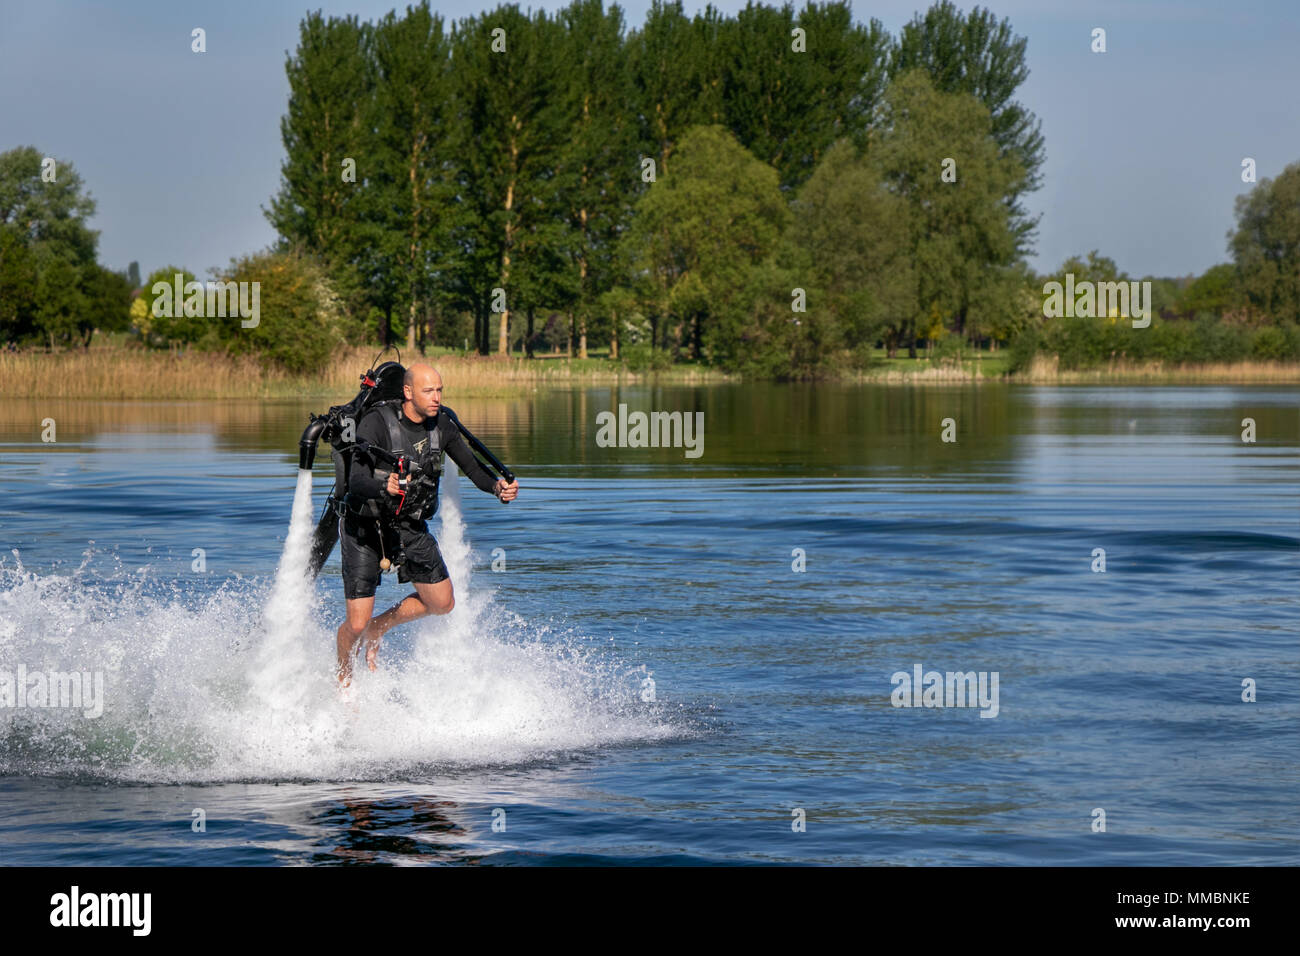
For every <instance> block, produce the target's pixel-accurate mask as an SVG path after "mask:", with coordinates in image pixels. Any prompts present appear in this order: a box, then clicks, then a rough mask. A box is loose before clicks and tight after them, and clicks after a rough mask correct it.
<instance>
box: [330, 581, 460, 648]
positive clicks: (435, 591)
mask: <svg viewBox="0 0 1300 956" xmlns="http://www.w3.org/2000/svg"><path fill="white" fill-rule="evenodd" d="M411 583H412V584H413V585H414V587H415V593H414V594H408V595H407V596H406V597H404V598H402V600H401V601H400V602H398V603H397V604H394V605H393V606H392V607H390V608H389V609H388V610H387V611H385V612H384V613H383V614H379V615H377V616H376V617H375V618H374V619H373V620H371V622H370V623H369V624H368V625H367V626H366V629H365V639H366V666H367V667H369V668H370V669H371V670H374V669H375V659H376V658H377V657H378V656H379V642H380V641H381V640H382V639H383V636H384V635H385V634H387V633H388V632H389V631H390V630H391V629H393V628H394V627H396V626H397V625H399V624H405V623H406V622H407V621H414V620H416V619H417V618H421V617H428V616H429V615H430V614H447V613H449V612H450V611H451V609H452V608H453V607H455V606H456V597H455V595H454V594H453V593H452V588H451V578H443V579H442V580H441V581H439V582H438V583H437V584H422V583H420V582H419V581H412V582H411ZM340 646H341V645H340ZM360 652H361V649H360V648H358V649H357V653H358V654H359V653H360Z"/></svg>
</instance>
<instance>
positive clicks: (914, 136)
mask: <svg viewBox="0 0 1300 956" xmlns="http://www.w3.org/2000/svg"><path fill="white" fill-rule="evenodd" d="M286 69H287V72H288V78H289V85H290V90H291V92H290V99H289V104H288V111H287V113H286V115H285V116H284V117H283V120H282V122H281V131H282V137H283V141H284V146H285V150H286V159H285V161H284V164H283V167H282V182H281V187H280V189H279V192H278V194H277V195H276V196H274V197H273V199H272V201H271V203H270V206H269V208H268V210H267V216H268V218H269V219H270V221H271V222H272V224H273V225H274V226H275V228H276V230H277V231H278V233H279V234H280V236H281V237H282V241H283V242H284V244H285V245H286V246H289V247H293V248H298V249H301V250H304V251H306V252H307V253H309V254H311V255H313V256H315V257H317V258H318V259H319V260H320V261H322V262H323V263H324V264H325V265H326V267H327V271H328V274H329V275H330V277H331V279H332V281H333V283H334V285H335V288H336V289H337V290H338V292H339V293H340V295H341V297H342V300H343V301H344V302H345V303H347V307H348V310H349V312H350V313H351V314H353V315H354V316H364V317H366V320H367V322H374V323H377V326H378V330H379V332H380V335H381V338H383V339H384V340H385V341H391V339H392V338H393V337H398V338H400V337H405V339H406V341H407V342H408V343H409V344H412V345H413V344H415V343H416V341H417V340H420V341H423V339H424V337H425V335H426V334H432V336H433V337H434V339H435V340H436V339H437V338H438V336H439V329H440V328H442V329H445V328H447V327H450V325H451V323H452V322H453V317H456V318H459V317H460V316H464V315H469V316H472V319H473V339H474V342H475V345H476V347H477V349H478V350H479V351H480V352H482V353H484V354H488V353H491V352H494V351H495V352H505V351H507V349H508V347H509V342H510V330H511V329H512V328H513V329H521V330H522V329H526V330H527V331H526V333H525V335H524V339H525V340H526V341H531V340H532V339H533V337H534V322H535V321H536V320H537V318H538V317H547V316H551V315H553V314H555V313H559V314H561V315H563V316H564V317H565V319H566V321H567V322H568V323H569V325H570V334H571V342H572V345H573V347H574V349H575V351H576V352H577V353H578V354H579V355H585V352H586V348H587V344H588V342H593V345H594V343H596V342H599V343H601V344H603V343H604V342H609V343H610V345H611V346H612V349H613V352H614V354H615V355H617V354H618V349H619V346H620V344H622V345H623V346H624V347H627V346H629V345H633V344H638V343H639V344H641V345H643V346H644V345H645V344H646V343H649V345H651V346H652V347H657V348H662V349H668V350H670V351H671V352H672V353H673V354H676V355H683V356H690V357H693V358H697V359H700V360H702V361H706V362H710V363H713V364H720V365H724V366H729V367H737V368H740V367H743V368H747V369H749V370H751V371H754V372H759V373H773V374H781V375H785V374H795V375H798V374H803V373H805V372H811V371H815V370H816V369H818V368H821V367H823V366H825V365H826V364H827V363H828V362H830V363H833V362H834V361H837V360H848V361H852V358H853V356H854V355H855V354H858V353H860V352H861V350H864V349H870V347H871V346H873V345H874V344H875V343H877V342H882V341H883V342H884V343H885V345H886V346H887V347H888V348H889V349H890V350H891V352H892V351H895V350H898V349H908V350H912V349H914V347H915V343H916V341H917V340H918V338H920V337H922V336H923V334H924V333H925V331H926V329H928V328H929V327H930V326H932V325H933V324H934V323H935V322H941V323H944V324H946V325H947V326H948V327H949V328H951V330H952V331H953V332H955V333H956V334H959V335H962V336H964V337H965V338H967V339H976V338H979V337H982V336H990V335H999V334H1002V335H1005V334H1006V332H1007V328H1006V327H1007V326H1008V325H1010V324H1014V323H1015V322H1017V321H1022V320H1023V316H1024V314H1025V307H1024V306H1025V302H1024V299H1025V296H1024V291H1023V290H1024V288H1025V286H1026V272H1025V266H1024V265H1023V257H1024V255H1025V253H1026V252H1027V251H1028V249H1029V243H1030V241H1031V239H1032V234H1033V230H1034V226H1035V221H1034V220H1033V219H1032V218H1031V217H1030V216H1028V215H1027V214H1026V212H1025V209H1024V206H1023V204H1022V200H1023V198H1024V196H1025V195H1026V194H1027V193H1028V192H1029V191H1031V190H1033V189H1035V188H1036V187H1037V186H1038V184H1039V170H1040V167H1041V165H1042V161H1043V158H1044V154H1043V141H1042V136H1041V134H1040V131H1039V124H1038V122H1037V120H1036V119H1035V117H1034V116H1033V115H1032V114H1031V113H1029V112H1027V111H1026V110H1025V109H1024V108H1023V107H1022V106H1021V105H1020V104H1019V103H1018V102H1017V101H1016V100H1015V98H1014V96H1015V91H1016V89H1017V87H1018V86H1019V85H1020V84H1021V83H1022V82H1023V80H1024V79H1025V77H1026V76H1027V73H1028V71H1027V68H1026V66H1025V39H1024V38H1023V37H1017V36H1016V35H1015V34H1014V33H1013V31H1012V28H1011V26H1010V24H1009V22H1008V21H1006V20H998V19H997V18H996V17H995V16H994V15H993V14H991V13H990V12H989V11H987V10H983V9H980V8H978V7H977V8H975V10H973V11H972V12H970V13H968V14H966V13H962V12H960V11H958V10H957V8H956V7H954V6H953V5H952V4H951V3H949V2H947V0H944V2H941V3H938V4H936V5H935V6H933V7H931V8H930V9H929V10H928V11H926V12H925V13H923V14H918V15H917V16H916V17H915V18H914V19H913V21H912V22H910V23H909V24H907V25H906V26H905V27H904V28H903V29H902V31H901V34H900V35H899V36H898V37H893V36H891V35H890V34H888V33H887V32H886V31H885V30H884V28H883V27H882V25H881V24H880V22H879V21H877V20H871V21H870V22H867V23H858V22H855V21H854V19H853V16H852V11H851V9H850V6H849V4H848V3H845V2H830V3H820V4H818V3H809V4H808V5H807V6H805V7H804V8H803V9H801V10H798V11H796V10H795V9H794V8H793V7H792V6H789V5H787V6H784V7H780V8H776V7H770V6H763V5H758V4H753V3H751V4H750V5H748V6H746V7H745V8H744V9H743V10H741V11H739V12H738V13H737V14H736V15H735V16H734V17H733V16H723V15H722V14H720V13H719V12H718V11H716V10H715V9H714V8H712V7H711V6H710V7H707V8H706V9H705V10H704V11H702V12H699V13H696V14H694V15H688V14H687V13H685V12H684V11H683V8H682V5H681V3H680V2H661V0H656V2H655V3H654V4H653V5H652V6H651V8H650V10H649V11H648V13H647V15H646V18H645V21H644V23H642V24H641V25H640V26H639V27H635V28H629V27H628V25H627V24H626V23H625V21H624V17H623V13H622V11H621V9H620V8H619V7H617V6H614V5H610V6H606V5H605V4H604V3H603V2H602V0H574V2H573V3H571V4H569V5H568V6H567V7H565V8H563V9H561V10H559V11H558V12H556V13H553V14H552V13H547V12H546V11H536V12H528V13H525V12H522V11H521V10H520V9H519V7H518V6H517V5H513V4H512V5H505V6H500V7H497V8H496V9H494V10H491V11H488V12H484V13H482V14H480V15H477V16H470V17H467V18H465V19H462V20H459V21H456V22H454V23H453V22H449V21H446V20H444V19H443V18H442V17H441V16H439V15H438V14H437V13H436V12H434V11H433V10H431V9H430V8H429V6H428V4H427V3H421V4H419V5H417V6H413V7H408V8H407V9H406V10H405V11H404V12H402V13H397V12H393V13H390V14H388V15H387V16H385V17H383V18H382V19H380V20H379V21H378V22H374V23H368V22H361V21H359V20H358V19H357V18H355V17H328V18H327V17H324V16H322V15H321V14H319V13H315V14H309V15H308V16H307V17H306V18H305V19H304V20H303V21H302V23H301V26H300V38H299V43H298V46H297V49H296V50H295V51H294V52H293V54H292V55H291V56H289V58H288V60H287V62H286ZM515 323H524V325H522V326H521V325H518V324H515ZM371 327H372V328H373V327H375V326H373V325H372V326H371ZM457 344H459V341H458V342H457Z"/></svg>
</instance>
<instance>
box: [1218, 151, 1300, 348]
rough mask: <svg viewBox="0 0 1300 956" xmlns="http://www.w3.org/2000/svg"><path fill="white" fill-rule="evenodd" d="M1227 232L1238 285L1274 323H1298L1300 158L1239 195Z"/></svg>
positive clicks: (1299, 320) (1254, 305)
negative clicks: (1233, 224)
mask: <svg viewBox="0 0 1300 956" xmlns="http://www.w3.org/2000/svg"><path fill="white" fill-rule="evenodd" d="M1235 211H1236V216H1237V227H1236V229H1235V230H1233V231H1232V232H1230V233H1229V234H1228V248H1229V250H1230V251H1231V252H1232V256H1233V261H1234V262H1235V263H1236V266H1237V271H1238V274H1239V275H1240V277H1241V288H1242V291H1243V292H1244V293H1245V296H1246V298H1247V300H1248V301H1249V303H1250V305H1251V306H1252V307H1253V308H1255V309H1256V310H1258V311H1259V312H1260V313H1262V314H1263V315H1264V316H1266V317H1267V318H1268V319H1270V320H1272V321H1273V322H1287V323H1297V322H1300V162H1295V163H1292V164H1291V165H1289V166H1287V167H1286V168H1285V169H1284V170H1282V172H1281V173H1279V174H1278V176H1277V178H1276V179H1261V180H1260V181H1259V182H1258V183H1256V184H1255V188H1254V189H1252V190H1251V191H1250V192H1248V193H1245V194H1244V195H1241V196H1238V197H1237V200H1236V206H1235Z"/></svg>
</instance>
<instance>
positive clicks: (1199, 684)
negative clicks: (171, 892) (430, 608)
mask: <svg viewBox="0 0 1300 956" xmlns="http://www.w3.org/2000/svg"><path fill="white" fill-rule="evenodd" d="M447 385H448V388H447V393H446V398H447V401H448V403H449V404H450V405H451V406H452V407H453V408H455V409H456V411H457V412H458V413H459V415H460V417H461V419H462V420H463V421H464V423H465V424H466V425H467V426H468V427H470V428H471V429H473V430H474V431H475V432H476V433H477V434H478V435H479V437H480V438H482V439H483V441H484V442H485V443H486V444H487V445H488V446H489V447H491V448H492V449H493V450H494V451H495V452H496V453H497V454H498V456H499V457H500V458H502V459H503V460H504V461H506V462H507V463H508V464H510V465H511V466H512V467H513V468H514V469H515V470H516V471H517V472H518V474H519V477H520V482H521V494H520V497H519V499H518V500H517V501H515V502H513V503H512V504H510V505H508V506H507V505H502V504H500V503H499V502H497V501H496V500H494V499H493V498H491V497H489V496H487V495H483V494H481V493H479V492H478V491H477V490H476V489H475V488H473V487H472V486H471V485H469V483H468V482H465V481H463V480H457V481H448V482H445V490H444V496H443V507H442V517H443V518H444V519H445V520H446V525H445V527H444V526H443V525H442V524H440V521H439V520H438V519H435V520H433V521H432V522H431V528H432V530H434V532H435V533H436V534H438V536H439V540H440V542H441V543H442V546H443V550H444V554H445V555H446V556H447V558H448V563H449V565H450V566H451V569H452V572H453V580H454V582H455V583H456V585H457V599H458V604H457V607H456V610H455V611H454V612H453V613H452V615H450V616H448V617H446V618H437V619H426V620H424V621H420V622H416V623H413V624H407V625H404V626H402V627H399V628H398V629H396V630H394V631H392V632H390V634H389V636H388V637H387V638H386V640H385V643H384V647H383V650H382V652H381V658H380V665H381V666H380V669H379V670H378V671H377V672H375V673H373V674H371V673H368V672H366V673H361V674H360V675H359V677H358V680H357V692H358V704H357V708H356V710H355V711H352V710H349V709H348V708H346V707H344V706H342V705H341V704H340V702H339V700H338V699H337V694H336V693H335V691H334V689H333V687H332V684H331V680H332V668H333V660H334V659H333V646H334V631H335V628H336V627H337V626H338V623H339V621H340V619H341V614H342V606H343V604H342V591H341V587H340V582H339V576H338V567H339V565H338V562H339V558H338V552H337V550H335V552H334V554H333V555H332V557H331V559H330V561H329V563H328V564H327V565H326V567H325V570H324V571H323V572H322V574H321V576H320V578H319V579H318V580H317V582H316V583H315V586H314V590H311V591H309V592H307V596H306V597H303V596H302V595H295V594H293V593H290V594H288V597H286V595H284V594H282V595H280V597H279V598H278V603H276V602H271V601H270V598H271V591H272V584H273V581H274V579H275V575H276V569H277V565H278V564H279V562H280V560H281V557H282V554H283V553H284V552H285V537H286V533H287V532H288V530H289V524H290V512H291V507H292V503H293V500H294V493H295V482H296V470H297V469H296V465H297V442H298V437H299V434H300V433H301V431H302V429H303V427H304V426H305V425H306V422H307V413H308V412H309V411H312V410H314V411H324V405H325V404H326V403H322V402H307V401H303V402H272V403H265V404H257V403H250V402H217V403H173V402H137V403H104V402H21V401H20V402H12V401H11V402H8V403H6V404H5V405H4V406H2V407H0V559H2V560H0V678H3V675H4V674H5V673H9V674H17V672H18V669H19V667H20V666H21V667H23V668H25V670H26V672H27V674H28V675H29V679H30V675H31V674H32V673H33V672H41V673H45V674H48V673H50V672H55V671H65V672H66V671H71V670H74V669H75V670H77V671H84V672H87V673H91V674H98V675H100V676H101V677H102V680H103V698H102V713H101V714H99V715H98V716H87V714H86V707H85V706H84V704H85V701H83V702H82V703H83V707H82V708H81V709H76V708H70V707H64V708H49V707H37V706H26V707H21V708H20V707H18V706H17V705H16V700H15V701H14V702H13V704H12V705H6V706H0V847H2V850H3V855H2V856H0V861H2V862H4V863H9V864H35V863H47V864H100V863H113V864H128V865H138V864H151V863H161V864H182V865H183V864H209V865H210V864H353V863H398V864H420V863H433V862H484V863H509V864H554V863H582V862H597V863H611V862H655V863H663V862H668V863H689V862H696V863H700V862H705V863H720V862H725V863H755V862H757V863H774V862H775V863H782V862H788V863H854V864H859V863H865V864H937V863H969V864H1086V865H1099V864H1126V865H1127V864H1166V865H1168V864H1195V865H1199V864H1254V863H1286V864H1296V863H1300V809H1298V808H1297V803H1296V800H1295V794H1296V793H1297V792H1298V791H1300V734H1298V729H1297V728H1298V726H1300V722H1298V720H1297V718H1300V587H1297V585H1298V584H1300V401H1298V400H1300V389H1295V388H1274V387H1264V388H1231V387H1225V388H1127V387H1126V388H1119V387H1105V388H1084V387H1079V388H1027V387H1026V388H1016V387H1002V386H984V387H979V388H969V387H954V388H924V389H922V388H915V389H913V388H871V387H858V388H850V387H830V386H821V387H806V386H725V387H717V386H715V387H707V388H653V387H636V388H631V387H623V388H618V389H615V388H609V387H601V388H583V389H575V390H572V391H559V392H539V393H535V394H533V395H532V396H531V397H525V398H519V399H464V400H457V398H456V395H455V382H448V383H447ZM348 397H350V396H342V395H340V396H338V398H337V400H338V401H342V400H344V399H346V398H348ZM620 403H622V404H626V405H627V406H628V410H629V411H636V410H646V411H649V410H661V411H682V412H696V411H699V412H703V415H704V440H703V452H702V454H701V455H699V457H688V455H687V454H686V449H683V448H656V449H643V448H603V447H600V446H599V445H598V444H597V441H596V436H597V415H598V413H599V412H602V411H606V410H617V407H618V405H619V404H620ZM947 418H951V419H952V423H951V426H952V429H954V430H955V434H953V435H951V436H950V437H955V439H956V440H955V441H951V442H945V441H943V440H942V432H943V429H944V424H943V420H944V419H947ZM1245 418H1250V419H1253V421H1254V423H1255V429H1256V436H1257V441H1255V442H1254V443H1246V442H1243V441H1242V430H1243V425H1242V420H1243V419H1245ZM46 419H53V421H54V427H55V433H54V435H53V436H52V437H54V438H55V439H56V440H55V441H53V442H46V441H42V430H43V427H45V426H43V425H42V422H43V421H44V420H46ZM331 478H332V475H331V473H330V464H329V457H328V454H327V452H326V451H325V450H323V451H322V454H321V455H320V456H319V458H318V460H317V465H316V470H315V475H314V484H313V488H312V494H313V495H314V505H313V509H314V511H315V512H317V513H318V512H319V509H320V506H321V504H322V502H323V500H324V496H325V494H326V493H327V491H328V488H329V485H330V483H331ZM457 483H458V488H457V487H453V488H446V486H447V485H457ZM457 491H458V493H457ZM1097 549H1104V561H1105V570H1104V572H1103V571H1101V570H1100V568H1099V561H1100V553H1099V552H1097ZM494 561H495V563H496V565H497V567H498V568H499V570H494V569H493V564H494ZM502 565H504V567H502ZM797 568H802V570H796V569H797ZM1094 568H1098V570H1094ZM407 590H408V589H407V588H406V587H403V586H399V585H398V584H397V582H396V580H395V579H394V578H393V576H392V575H386V576H385V581H384V583H383V585H382V586H381V588H380V591H379V597H378V601H377V608H383V607H386V606H388V605H389V604H391V603H393V602H395V601H396V600H397V599H399V598H400V597H401V596H402V595H404V594H405V593H407ZM299 598H301V600H299ZM291 599H292V600H291ZM918 667H919V668H920V670H921V673H922V675H923V676H922V683H923V684H924V683H926V682H927V681H929V680H930V678H929V677H928V676H925V675H927V674H928V672H930V671H937V672H940V675H941V677H942V676H943V675H946V674H947V673H948V672H954V673H955V672H962V673H970V672H976V673H983V674H984V675H986V683H985V685H984V687H985V690H986V691H987V692H988V696H986V698H985V701H984V703H983V705H982V706H981V705H980V702H979V701H978V700H971V701H966V703H969V704H975V705H976V706H966V707H962V706H957V704H960V703H962V700H961V698H954V699H953V700H952V701H950V702H949V701H944V700H943V699H942V698H940V701H939V702H940V703H945V704H946V703H951V704H952V706H912V707H900V706H894V699H892V698H891V695H892V694H893V693H894V692H895V688H896V683H895V681H894V680H893V677H894V675H895V674H898V673H902V674H906V675H908V676H909V679H910V676H911V675H912V674H913V673H914V669H915V668H918ZM995 674H996V676H997V678H998V683H997V685H996V688H997V692H996V695H994V694H993V693H992V690H993V685H992V680H993V676H994V675H995ZM1244 681H1245V682H1247V684H1246V685H1243V682H1244ZM1252 682H1253V683H1252ZM899 683H900V684H901V680H900V681H899ZM959 683H960V679H959ZM963 686H964V685H963ZM1251 687H1253V694H1254V697H1255V699H1254V701H1253V702H1252V701H1244V700H1243V694H1245V695H1246V696H1250V695H1251V694H1250V690H1251ZM15 693H16V691H15ZM898 693H899V695H901V694H902V689H901V688H900V689H899V691H898ZM916 694H917V697H918V699H917V700H916V703H920V704H924V703H925V699H924V698H922V697H921V688H919V687H918V688H916ZM899 699H900V700H901V697H900V698H899ZM907 701H908V702H912V698H911V696H910V694H909V696H908V697H907ZM931 702H933V699H932V700H931ZM29 703H30V702H29ZM981 714H986V715H988V716H981ZM994 714H996V716H994ZM1099 810H1103V811H1104V813H1105V831H1104V832H1096V831H1097V830H1098V829H1099V826H1100V824H1099V822H1098V821H1099V820H1100V819H1101V817H1100V814H1099V813H1097V811H1099ZM198 821H202V823H203V825H204V829H203V830H202V831H201V832H200V831H199V830H197V829H196V827H197V826H198ZM800 824H802V825H800Z"/></svg>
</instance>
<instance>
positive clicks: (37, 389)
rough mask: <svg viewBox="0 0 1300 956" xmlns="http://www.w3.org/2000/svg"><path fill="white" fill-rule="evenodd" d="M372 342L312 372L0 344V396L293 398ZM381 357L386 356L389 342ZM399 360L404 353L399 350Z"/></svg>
mask: <svg viewBox="0 0 1300 956" xmlns="http://www.w3.org/2000/svg"><path fill="white" fill-rule="evenodd" d="M376 351H377V349H375V348H374V347H361V348H355V349H350V350H345V351H341V352H339V353H338V354H336V355H335V357H334V358H333V359H332V360H331V361H330V362H329V363H328V364H327V365H326V366H324V367H323V368H321V369H320V370H319V372H315V373H312V374H308V375H289V374H287V373H285V372H283V371H279V370H275V369H266V368H264V367H263V366H261V365H260V364H259V363H258V362H257V361H256V360H255V359H252V358H249V357H246V356H230V355H226V354H223V353H203V352H195V351H184V352H181V351H173V352H163V351H148V350H145V349H133V348H121V349H90V350H68V351H63V352H41V351H28V352H0V397H3V398H96V399H133V398H146V399H210V398H294V397H302V396H305V397H315V396H333V397H335V398H338V397H339V396H342V395H345V394H347V395H350V394H352V393H353V392H355V391H356V389H357V387H358V386H359V384H360V376H361V373H362V372H363V371H365V370H366V369H367V368H369V367H370V363H371V362H372V361H374V358H375V353H376ZM384 357H385V358H395V357H396V356H395V355H394V354H393V353H392V352H389V353H388V354H387V355H386V356H384ZM403 358H404V359H405V360H406V361H407V362H410V361H413V359H412V358H411V357H410V356H408V355H405V354H404V355H403ZM421 360H422V361H425V362H428V363H429V364H431V365H433V366H434V367H436V368H437V369H439V370H440V371H441V372H442V375H443V379H444V382H445V384H446V386H447V388H448V390H449V391H452V390H454V392H455V393H456V394H458V395H491V394H506V393H513V392H519V391H521V390H531V389H535V388H545V387H561V386H567V385H575V384H579V385H580V384H595V385H600V384H634V383H637V382H642V381H646V380H651V381H655V382H660V383H666V384H682V385H691V384H711V383H716V382H726V381H731V380H732V379H731V377H730V376H727V375H725V374H723V373H721V372H715V371H712V370H708V369H699V368H695V367H685V368H673V369H670V370H668V371H664V372H656V373H634V372H629V371H627V370H626V369H624V368H622V367H620V366H619V365H617V364H615V363H613V362H610V361H608V360H604V359H587V360H571V359H565V358H540V359H531V360H529V359H521V358H514V357H511V358H484V357H478V356H462V355H458V354H445V355H437V356H429V357H425V358H422V359H421Z"/></svg>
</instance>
